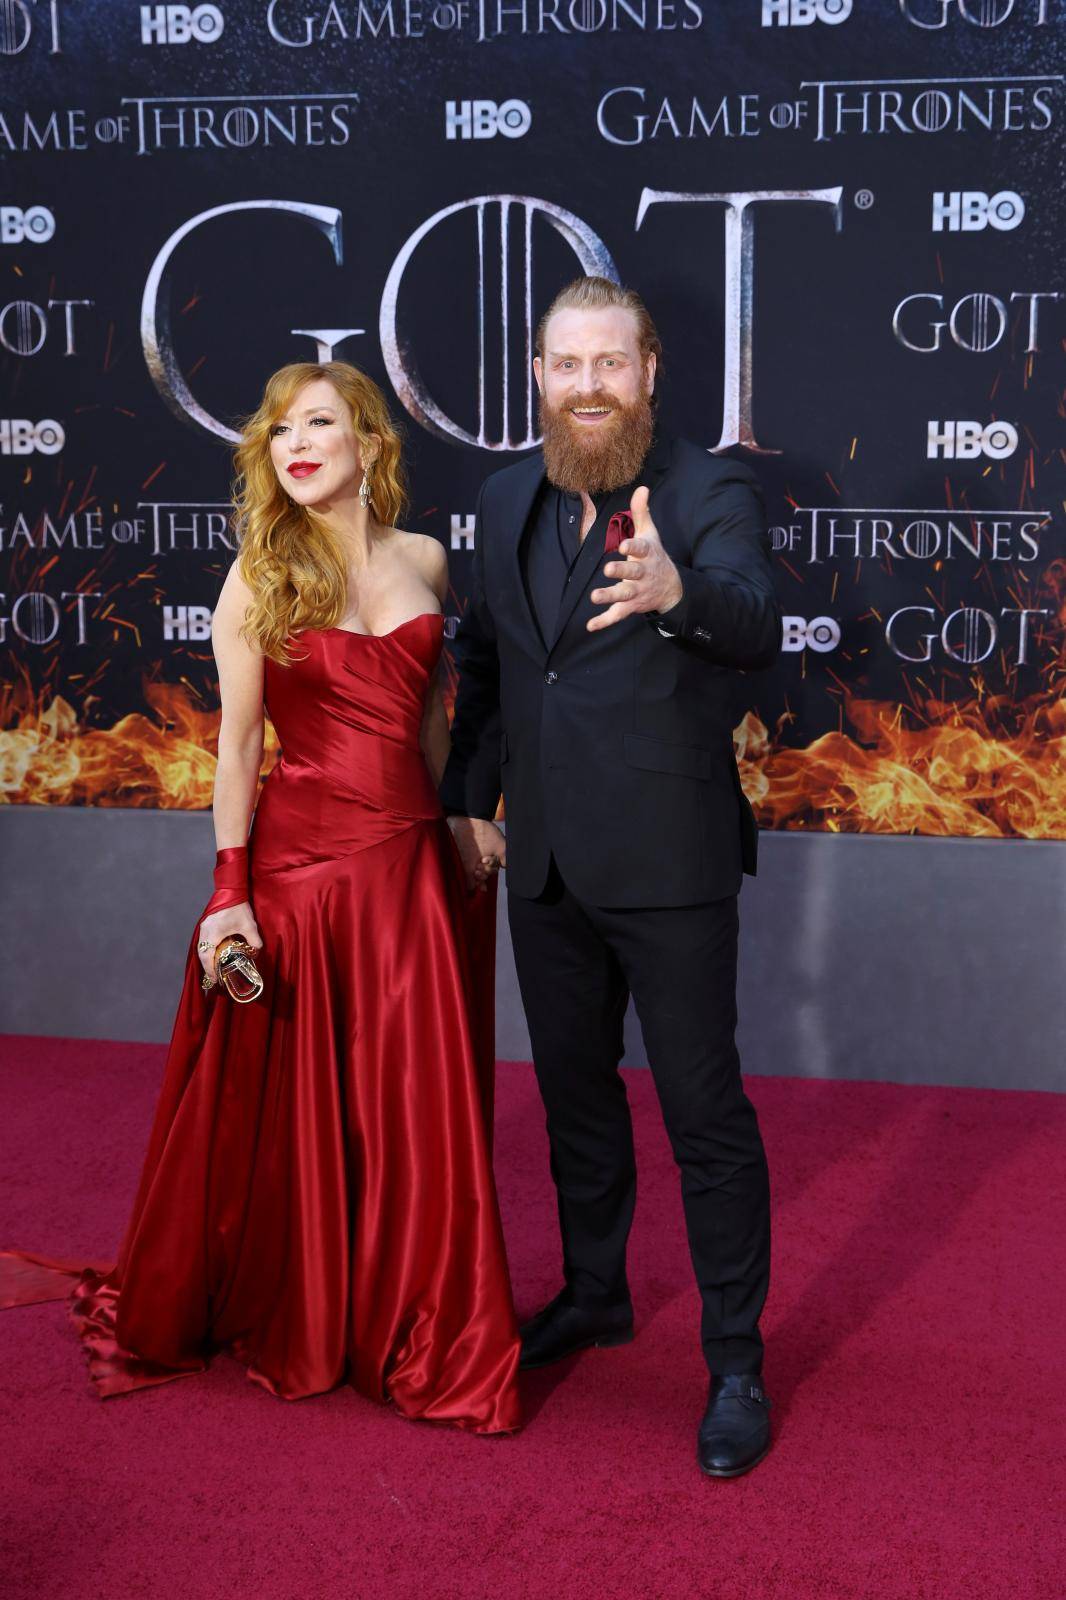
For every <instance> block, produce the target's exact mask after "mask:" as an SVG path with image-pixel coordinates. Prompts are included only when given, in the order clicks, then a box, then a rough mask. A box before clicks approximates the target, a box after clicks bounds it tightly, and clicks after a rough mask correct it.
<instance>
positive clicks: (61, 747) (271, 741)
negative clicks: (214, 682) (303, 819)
mask: <svg viewBox="0 0 1066 1600" xmlns="http://www.w3.org/2000/svg"><path fill="white" fill-rule="evenodd" d="M144 695H145V699H146V701H147V703H148V706H149V707H150V708H151V711H152V713H153V715H151V716H146V715H144V714H142V713H141V712H133V713H132V714H131V715H129V716H125V717H122V718H121V719H120V721H118V722H117V723H116V724H115V726H114V727H113V728H86V727H81V726H79V723H78V719H77V715H76V713H75V711H74V709H73V707H72V706H71V705H70V704H69V703H68V702H67V701H66V700H64V699H63V697H62V696H61V695H57V696H56V697H55V699H54V700H52V701H51V702H50V704H49V705H48V706H47V707H46V708H41V709H38V710H30V711H24V712H22V713H21V715H19V717H18V720H17V723H16V726H15V727H13V728H9V729H8V730H7V731H6V732H0V801H4V802H7V803H9V804H20V805H97V806H154V807H158V808H160V809H163V810H190V811H191V810H196V809H198V808H201V807H205V806H209V805H210V804H211V793H212V788H213V786H214V781H215V764H216V755H217V750H218V725H219V720H220V713H219V712H218V711H217V710H215V711H205V710H203V709H201V708H200V707H199V706H197V705H196V703H195V701H194V699H193V697H192V695H191V693H189V692H188V691H187V690H186V689H185V688H183V687H182V686H181V685H180V684H168V683H148V684H146V685H145V687H144ZM277 750H278V742H277V738H276V736H275V735H274V732H273V729H272V728H271V727H270V725H269V723H268V724H267V739H266V744H265V747H264V754H263V769H262V770H263V772H264V773H266V772H268V771H269V770H270V768H271V767H272V766H273V764H274V760H275V759H276V755H277Z"/></svg>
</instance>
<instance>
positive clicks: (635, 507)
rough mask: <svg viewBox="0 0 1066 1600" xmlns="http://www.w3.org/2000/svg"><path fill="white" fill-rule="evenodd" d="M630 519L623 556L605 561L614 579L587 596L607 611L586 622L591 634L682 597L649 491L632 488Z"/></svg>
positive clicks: (606, 571)
mask: <svg viewBox="0 0 1066 1600" xmlns="http://www.w3.org/2000/svg"><path fill="white" fill-rule="evenodd" d="M629 510H630V513H631V515H632V518H633V537H632V539H623V540H622V543H621V544H620V545H619V546H618V554H619V555H620V556H623V557H624V558H625V559H624V560H622V561H608V563H607V565H606V566H605V567H604V569H603V572H604V576H605V577H607V578H617V579H619V582H617V583H612V584H611V585H610V587H609V588H606V589H593V591H592V594H591V595H590V597H589V598H590V599H591V600H592V601H593V602H594V603H595V604H596V605H598V606H606V607H607V610H606V611H604V612H602V613H601V614H600V616H598V617H591V618H590V619H589V621H588V622H587V623H586V624H585V626H586V627H587V629H588V631H589V632H590V633H595V632H596V630H597V629H598V628H609V627H611V626H612V625H613V624H614V623H616V622H621V620H622V618H623V617H632V616H638V615H640V614H641V613H642V612H645V611H669V610H670V609H671V607H673V606H676V605H677V603H678V601H679V600H680V599H681V596H682V594H683V592H684V591H683V589H682V587H681V578H680V575H679V574H678V570H677V568H676V567H675V566H674V563H673V562H672V561H671V560H670V557H669V556H668V555H667V553H666V551H665V550H664V549H663V542H662V540H661V539H660V538H659V530H658V528H657V527H656V526H655V524H654V522H653V521H652V520H651V512H650V511H649V510H648V491H647V489H645V488H644V486H643V485H641V487H640V488H639V489H634V491H633V498H632V500H631V501H630V503H629Z"/></svg>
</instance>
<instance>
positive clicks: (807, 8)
mask: <svg viewBox="0 0 1066 1600" xmlns="http://www.w3.org/2000/svg"><path fill="white" fill-rule="evenodd" d="M851 5H852V0H762V25H763V27H764V28H772V27H773V25H774V23H775V22H776V23H777V25H778V27H779V28H809V27H810V25H811V23H812V22H828V23H830V24H831V25H832V26H834V27H835V26H836V24H837V23H838V22H847V20H848V18H849V17H850V16H851Z"/></svg>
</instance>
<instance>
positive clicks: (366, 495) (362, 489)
mask: <svg viewBox="0 0 1066 1600" xmlns="http://www.w3.org/2000/svg"><path fill="white" fill-rule="evenodd" d="M359 504H360V505H361V506H362V508H363V510H364V511H365V510H366V508H367V506H368V505H369V504H370V468H369V467H368V466H367V467H364V468H363V481H362V483H361V484H360V485H359Z"/></svg>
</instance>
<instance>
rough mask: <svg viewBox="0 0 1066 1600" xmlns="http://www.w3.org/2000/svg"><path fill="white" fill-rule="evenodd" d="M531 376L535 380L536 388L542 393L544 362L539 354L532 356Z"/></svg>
mask: <svg viewBox="0 0 1066 1600" xmlns="http://www.w3.org/2000/svg"><path fill="white" fill-rule="evenodd" d="M533 376H534V377H535V378H536V380H537V388H538V389H539V390H540V392H541V394H543V393H544V363H543V362H542V361H541V359H540V357H539V356H534V357H533Z"/></svg>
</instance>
